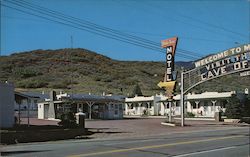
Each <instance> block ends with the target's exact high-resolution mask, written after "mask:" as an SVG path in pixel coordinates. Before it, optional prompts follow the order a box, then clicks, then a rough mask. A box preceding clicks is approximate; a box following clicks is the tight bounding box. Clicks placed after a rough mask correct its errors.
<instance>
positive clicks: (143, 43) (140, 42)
mask: <svg viewBox="0 0 250 157" xmlns="http://www.w3.org/2000/svg"><path fill="white" fill-rule="evenodd" d="M8 2H10V1H8ZM22 2H25V1H22ZM10 3H12V4H13V3H14V4H15V5H18V6H19V7H23V8H25V9H28V10H29V11H30V10H33V11H36V12H38V13H39V15H37V14H34V13H30V12H28V11H24V10H21V9H18V8H14V7H11V6H7V5H4V6H6V7H9V8H11V9H15V10H18V11H21V12H24V13H26V14H29V15H34V16H37V17H40V18H44V19H47V20H49V21H53V22H56V23H60V24H64V25H68V26H71V27H74V28H78V29H83V28H82V27H84V29H83V30H85V31H88V32H91V33H95V34H97V35H101V36H104V37H108V38H112V39H115V40H118V41H123V42H126V43H130V44H133V45H136V46H140V47H144V48H148V49H151V50H155V51H161V52H162V49H160V48H159V46H158V43H155V42H152V41H149V40H146V39H143V38H140V37H139V38H138V37H136V36H132V35H128V34H125V33H122V32H120V31H116V30H112V29H109V28H104V29H103V27H100V26H98V25H96V24H93V23H90V22H87V24H88V25H87V26H86V25H83V24H86V22H85V21H84V22H85V23H83V21H82V20H81V21H80V19H77V21H78V22H81V23H80V24H79V23H76V22H75V21H72V20H71V21H70V19H65V18H66V17H68V16H65V15H64V14H61V13H58V12H55V11H51V10H49V12H48V9H46V10H44V9H43V10H41V8H40V10H34V6H32V5H30V4H29V7H27V6H24V4H20V3H18V2H17V3H18V4H17V3H15V2H10ZM26 3H28V2H26ZM30 7H33V8H30ZM35 7H36V8H37V7H38V6H35ZM45 11H46V13H44V12H45ZM49 13H53V15H51V14H49ZM54 13H56V14H54ZM41 14H42V16H41ZM55 15H63V16H59V17H58V16H55ZM44 16H45V17H44ZM48 16H49V17H50V18H53V19H50V18H48ZM54 18H56V20H55V19H54ZM58 18H59V19H61V20H63V22H61V21H58ZM70 18H71V19H74V20H75V19H76V18H74V17H70ZM65 21H66V22H69V23H70V24H69V23H65ZM72 23H74V25H72ZM90 25H91V27H90ZM76 26H77V27H76ZM93 26H94V29H93ZM79 27H81V28H79ZM89 29H91V30H89ZM93 30H94V31H93ZM121 33H122V34H121ZM110 35H112V36H111V37H110ZM118 35H120V36H118ZM121 35H124V36H125V37H126V38H125V37H121ZM128 37H129V38H128ZM118 38H119V39H118ZM177 52H178V50H177ZM179 52H180V53H181V54H182V55H181V57H182V58H184V57H186V58H187V57H189V59H190V58H191V57H192V58H193V59H194V58H196V57H197V55H196V56H195V57H194V55H193V56H191V55H190V54H186V52H189V53H190V51H187V50H182V49H180V50H179ZM163 53H165V52H163Z"/></svg>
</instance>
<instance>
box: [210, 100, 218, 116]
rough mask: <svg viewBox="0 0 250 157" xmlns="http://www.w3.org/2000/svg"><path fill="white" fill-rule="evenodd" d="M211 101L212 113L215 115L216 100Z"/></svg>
mask: <svg viewBox="0 0 250 157" xmlns="http://www.w3.org/2000/svg"><path fill="white" fill-rule="evenodd" d="M211 102H212V104H213V114H214V115H215V104H216V102H217V101H216V100H212V101H211Z"/></svg>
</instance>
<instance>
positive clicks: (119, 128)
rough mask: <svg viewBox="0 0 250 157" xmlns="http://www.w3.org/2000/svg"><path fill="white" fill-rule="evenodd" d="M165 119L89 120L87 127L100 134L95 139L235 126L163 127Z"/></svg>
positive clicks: (210, 123) (202, 123)
mask: <svg viewBox="0 0 250 157" xmlns="http://www.w3.org/2000/svg"><path fill="white" fill-rule="evenodd" d="M163 121H164V119H160V118H144V119H142V118H136V119H123V120H93V121H91V120H88V121H86V127H87V128H90V130H92V131H95V132H99V133H96V134H93V135H92V137H94V138H122V137H141V136H154V135H166V134H169V133H176V132H184V131H201V130H221V129H226V128H229V127H235V125H231V124H230V125H229V124H225V123H222V122H220V123H218V122H215V121H186V125H187V126H185V127H180V126H177V127H171V126H164V125H161V122H163Z"/></svg>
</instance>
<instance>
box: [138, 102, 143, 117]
mask: <svg viewBox="0 0 250 157" xmlns="http://www.w3.org/2000/svg"><path fill="white" fill-rule="evenodd" d="M141 104H142V103H140V102H139V103H138V106H139V114H140V116H142V112H141V110H142V107H141Z"/></svg>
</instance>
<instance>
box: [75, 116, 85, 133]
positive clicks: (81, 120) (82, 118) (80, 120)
mask: <svg viewBox="0 0 250 157" xmlns="http://www.w3.org/2000/svg"><path fill="white" fill-rule="evenodd" d="M75 115H76V123H77V124H78V125H79V126H80V127H81V128H84V129H85V113H82V112H77V113H76V114H75Z"/></svg>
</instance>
